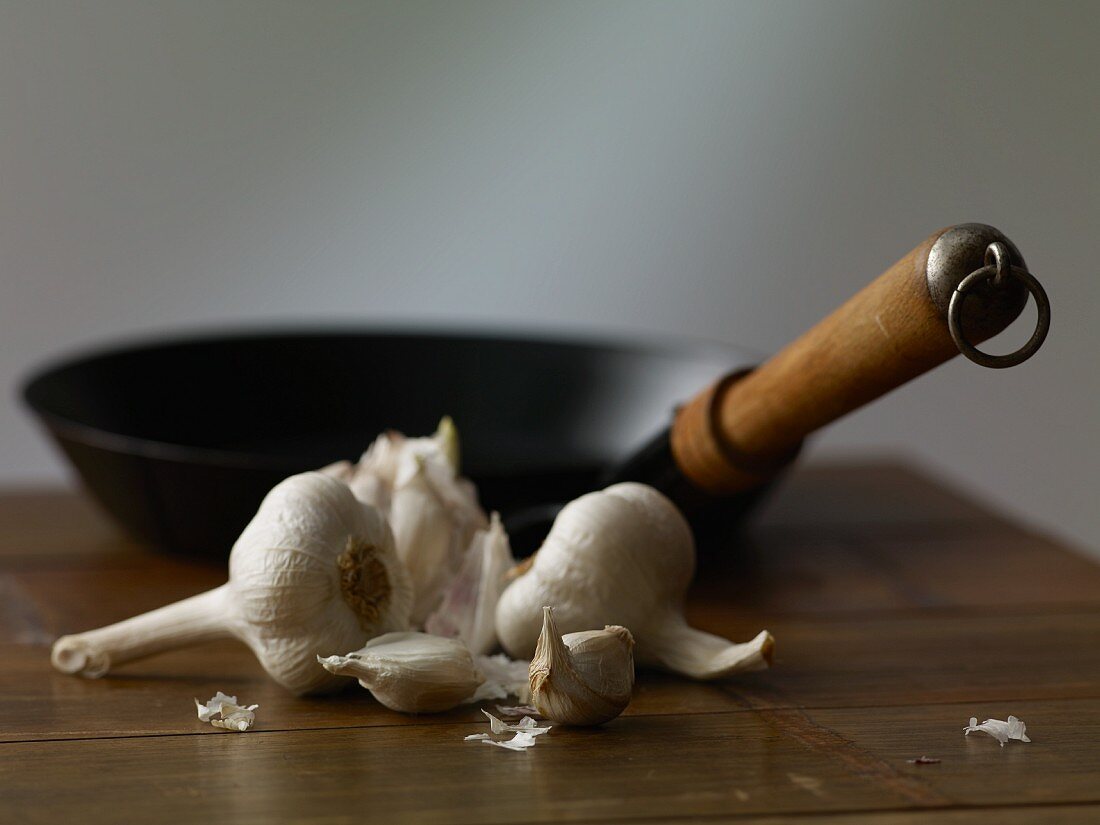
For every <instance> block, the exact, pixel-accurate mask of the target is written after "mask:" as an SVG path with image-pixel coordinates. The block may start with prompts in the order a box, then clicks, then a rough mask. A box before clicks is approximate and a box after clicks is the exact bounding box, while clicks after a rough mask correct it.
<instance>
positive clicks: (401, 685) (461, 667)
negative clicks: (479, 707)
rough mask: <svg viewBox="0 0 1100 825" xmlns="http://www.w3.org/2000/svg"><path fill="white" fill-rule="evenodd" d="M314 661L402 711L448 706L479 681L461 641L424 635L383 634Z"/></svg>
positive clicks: (430, 710)
mask: <svg viewBox="0 0 1100 825" xmlns="http://www.w3.org/2000/svg"><path fill="white" fill-rule="evenodd" d="M317 661H318V662H320V663H321V665H322V666H323V667H324V668H325V670H328V671H329V672H331V673H338V674H340V675H342V676H353V677H355V678H356V679H358V680H359V684H361V685H362V686H363V687H365V688H366V689H367V690H369V691H370V692H371V694H372V695H373V696H374V698H375V699H377V700H378V701H379V702H381V703H382V704H383V705H385V706H386V707H388V708H389V709H390V710H396V711H400V712H402V713H439V712H442V711H445V710H450V709H451V708H454V707H457V706H458V705H460V704H462V703H463V702H465V701H467V700H469V699H470V697H471V696H473V695H474V693H475V692H476V691H477V689H478V688H479V687H480V686H481V684H482V682H484V676H483V675H482V674H481V672H480V671H479V670H478V668H477V666H476V665H475V664H474V660H473V656H472V655H471V654H470V650H469V649H468V648H467V647H466V645H465V644H463V643H462V642H461V641H458V640H457V639H445V638H443V637H441V636H431V635H429V634H427V633H415V632H408V633H387V634H386V635H385V636H379V637H378V638H375V639H371V640H370V641H369V642H367V645H366V647H364V648H363V649H362V650H357V651H355V652H353V653H349V654H347V655H346V656H328V657H324V658H322V657H320V656H318V657H317Z"/></svg>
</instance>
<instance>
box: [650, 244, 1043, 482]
mask: <svg viewBox="0 0 1100 825" xmlns="http://www.w3.org/2000/svg"><path fill="white" fill-rule="evenodd" d="M994 241H1000V242H1002V243H1003V244H1005V246H1006V247H1007V248H1008V251H1009V254H1010V256H1011V258H1012V264H1014V265H1016V266H1018V267H1020V268H1025V269H1026V265H1025V264H1024V261H1023V257H1022V256H1021V255H1020V253H1019V250H1017V249H1016V247H1015V246H1014V245H1013V244H1012V242H1011V241H1009V240H1008V239H1007V238H1005V237H1004V235H1002V234H1001V233H1000V232H998V231H997V230H996V229H994V228H993V227H991V226H986V225H984V224H961V225H959V226H953V227H949V228H947V229H941V230H940V231H938V232H935V233H933V234H932V235H931V236H929V237H928V238H927V239H926V240H925V241H924V242H922V243H921V244H920V245H919V246H917V247H916V248H915V249H914V250H913V251H911V252H910V253H909V254H908V255H906V256H905V257H904V258H902V259H901V260H900V261H898V262H897V263H896V264H894V265H893V266H891V267H890V268H889V269H888V270H886V271H885V272H884V273H883V274H882V275H880V276H879V277H878V278H877V279H875V280H874V281H873V282H871V283H870V284H869V285H868V286H866V287H865V288H864V289H862V290H861V291H860V292H858V293H856V295H854V296H853V297H852V298H850V299H849V300H848V302H847V303H845V304H844V305H843V306H841V307H840V308H839V309H837V310H836V311H835V312H833V313H832V314H831V315H829V316H828V317H827V318H825V319H824V320H823V321H821V322H820V323H818V324H817V326H815V327H813V329H811V330H809V331H808V332H806V333H805V334H804V335H803V336H802V337H801V338H799V339H797V340H796V341H794V342H793V343H791V344H789V345H787V347H785V348H784V349H783V350H781V351H780V352H779V353H777V354H776V355H775V356H773V357H772V358H771V359H770V360H768V361H767V362H766V363H764V364H763V365H761V366H760V367H758V368H756V369H755V370H752V371H749V372H747V373H738V374H734V375H731V376H727V377H726V378H724V379H722V380H721V381H719V382H718V383H716V384H715V385H713V386H711V387H709V388H708V389H706V390H704V391H703V392H701V393H700V394H699V395H697V396H696V397H695V398H693V399H692V400H691V401H690V402H689V403H688V404H687V405H685V406H684V407H683V408H682V409H681V410H680V411H679V413H678V414H677V416H676V420H675V422H674V423H673V426H672V432H671V439H670V441H671V446H672V455H673V458H674V460H675V462H676V464H677V466H678V468H679V469H680V471H681V472H682V473H683V474H684V475H685V476H686V477H687V478H688V479H689V480H690V481H691V482H692V483H693V484H694V485H695V486H697V487H699V488H700V489H702V490H704V491H706V492H708V493H712V494H717V495H723V494H726V495H728V494H732V493H737V492H740V491H743V490H747V489H750V488H752V487H755V486H757V485H759V484H761V483H762V482H764V481H766V480H767V479H768V478H769V477H770V476H771V475H772V474H773V473H775V472H776V471H777V470H779V469H780V468H781V467H783V466H784V465H785V464H786V463H787V462H788V461H789V460H790V459H791V458H793V456H794V455H795V454H796V453H797V452H798V449H799V446H800V445H801V442H802V439H803V438H805V437H806V436H807V435H809V434H810V433H812V432H814V431H815V430H817V429H818V428H819V427H821V426H823V425H825V424H827V423H829V422H830V421H833V420H835V419H837V418H839V417H840V416H842V415H844V414H845V413H848V412H851V411H852V410H854V409H857V408H858V407H861V406H863V405H864V404H866V403H868V402H870V401H872V400H874V399H876V398H878V397H879V396H881V395H884V394H885V393H887V392H889V391H890V390H892V389H894V388H895V387H898V386H900V385H902V384H904V383H905V382H906V381H909V380H910V379H912V378H915V377H916V376H918V375H920V374H921V373H923V372H926V371H927V370H929V369H931V368H932V367H935V366H937V365H938V364H941V363H943V362H944V361H946V360H948V359H949V358H951V357H952V356H954V355H956V354H957V353H958V348H957V346H956V345H955V342H954V341H953V339H952V337H951V333H950V332H949V329H948V322H947V307H948V304H949V302H950V299H951V294H952V293H953V292H954V291H955V288H956V287H957V286H958V285H959V283H960V282H961V281H962V280H963V278H965V277H966V276H967V275H969V274H970V273H971V272H973V271H975V270H977V269H980V268H981V267H983V266H984V264H985V254H986V249H987V247H988V246H989V244H990V243H992V242H994ZM1027 296H1028V293H1027V288H1026V287H1025V286H1024V285H1023V284H1022V283H1020V282H1017V281H1012V282H1011V283H1001V284H999V285H997V286H996V287H994V285H993V284H992V283H985V284H983V285H982V286H981V287H980V288H978V289H975V290H971V291H969V292H968V293H967V295H966V297H965V300H964V303H963V306H962V308H961V309H962V318H963V332H964V333H965V335H966V338H967V339H968V340H969V341H970V342H972V343H979V342H981V341H983V340H985V339H986V338H989V337H991V336H992V335H995V334H996V333H997V332H1000V331H1001V330H1002V329H1004V328H1005V327H1007V326H1008V325H1009V324H1010V323H1011V322H1012V321H1013V320H1015V318H1016V317H1017V316H1018V315H1019V314H1020V311H1021V310H1022V309H1023V307H1024V304H1025V303H1026V301H1027Z"/></svg>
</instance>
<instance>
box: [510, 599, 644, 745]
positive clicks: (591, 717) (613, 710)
mask: <svg viewBox="0 0 1100 825" xmlns="http://www.w3.org/2000/svg"><path fill="white" fill-rule="evenodd" d="M633 650H634V637H633V636H631V635H630V631H629V630H627V629H626V628H625V627H620V626H618V625H609V626H607V627H605V628H604V629H603V630H586V631H582V632H580V633H570V634H568V635H567V636H565V637H564V638H563V637H562V636H561V635H559V634H558V628H557V625H556V624H555V623H554V611H553V609H552V608H550V607H544V608H543V610H542V633H541V634H540V635H539V641H538V646H537V647H536V648H535V657H534V658H533V659H532V660H531V668H530V671H529V673H530V679H531V704H533V705H534V706H535V707H536V708H538V711H539V715H540V716H542V717H544V718H546V719H553V720H555V721H557V722H561V723H562V724H565V725H600V724H602V723H604V722H607V721H610V720H611V719H614V718H615V717H616V716H618V715H619V714H620V713H622V712H623V711H624V710H625V709H626V706H627V705H629V704H630V697H631V694H632V693H633V690H634V655H633Z"/></svg>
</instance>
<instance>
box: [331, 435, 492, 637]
mask: <svg viewBox="0 0 1100 825" xmlns="http://www.w3.org/2000/svg"><path fill="white" fill-rule="evenodd" d="M458 459H459V445H458V431H457V430H456V429H455V426H454V424H453V422H452V421H451V419H450V418H444V419H443V420H442V421H440V423H439V429H438V430H436V432H435V434H434V435H432V436H430V437H426V438H406V437H405V436H404V435H402V434H401V433H399V432H395V431H390V432H386V433H383V434H382V435H380V436H379V437H378V438H377V439H375V441H374V443H373V444H371V445H370V447H368V448H367V450H366V452H364V453H363V456H362V457H361V458H360V459H359V462H358V463H357V464H350V463H348V462H346V461H345V462H338V463H336V464H331V465H329V466H328V467H325V468H324V469H323V470H322V472H323V473H325V474H327V475H331V476H332V477H334V478H337V479H340V480H341V481H343V482H345V483H346V484H347V485H348V486H349V487H350V488H351V491H352V492H353V493H354V494H355V496H356V497H357V498H358V499H359V500H360V501H363V502H364V503H366V504H370V505H373V506H375V507H378V508H379V509H380V510H381V511H382V513H383V514H384V515H385V516H386V518H387V519H388V521H389V523H390V527H391V528H392V529H393V534H394V540H395V542H396V546H397V556H398V558H399V559H400V560H401V563H402V564H404V565H405V568H406V569H407V570H408V571H409V577H410V579H411V581H412V584H413V593H414V602H413V609H412V614H411V617H410V619H411V622H412V624H413V625H414V626H416V627H423V626H424V623H425V621H426V620H427V619H428V617H429V616H430V615H431V614H432V612H433V611H435V610H436V609H437V608H438V606H439V604H440V602H441V600H442V598H443V593H444V590H445V589H446V586H447V583H448V582H449V581H450V580H451V579H452V578H453V576H454V575H455V574H456V573H457V572H458V569H459V567H460V566H461V564H462V562H463V559H464V557H465V551H466V549H467V548H468V547H469V545H470V541H471V539H472V538H473V537H474V535H475V533H476V532H477V531H478V530H484V529H486V528H487V527H488V523H489V522H488V518H487V517H486V515H485V511H484V510H482V509H481V506H480V505H479V504H478V501H477V491H476V489H475V488H474V485H473V484H472V483H471V482H470V481H469V480H468V479H465V478H463V477H462V476H460V475H459V472H458Z"/></svg>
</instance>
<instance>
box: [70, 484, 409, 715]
mask: <svg viewBox="0 0 1100 825" xmlns="http://www.w3.org/2000/svg"><path fill="white" fill-rule="evenodd" d="M411 604H412V592H411V588H410V585H409V582H408V578H407V576H406V573H405V571H404V569H403V568H402V566H401V563H400V562H399V561H398V560H397V556H396V552H395V549H394V543H393V536H392V534H391V532H390V529H389V527H388V526H387V525H386V522H385V519H384V518H383V517H382V515H381V514H380V513H379V512H378V510H377V509H375V508H374V507H369V506H365V505H363V504H362V503H361V502H359V501H358V500H356V498H355V497H354V496H353V495H352V494H351V491H350V490H349V489H348V488H347V486H346V485H345V484H342V483H339V482H337V481H335V480H334V479H332V478H329V477H327V476H325V475H322V474H320V473H303V474H301V475H296V476H292V477H291V478H288V479H287V480H285V481H283V482H281V483H280V484H279V485H277V486H276V487H275V488H274V489H273V490H272V491H271V492H270V493H268V495H267V497H266V498H265V499H264V501H263V503H262V504H261V505H260V509H259V511H258V512H257V513H256V515H255V517H254V518H253V519H252V521H251V522H250V523H249V525H248V526H247V527H246V528H245V529H244V532H243V533H241V536H240V538H239V539H238V540H237V542H236V544H234V545H233V550H232V552H231V553H230V555H229V581H228V582H226V583H225V584H223V585H222V586H221V587H217V588H215V589H213V590H211V591H208V592H206V593H202V594H200V595H198V596H193V597H191V598H189V599H184V600H183V601H180V602H176V603H175V604H170V605H168V606H166V607H162V608H160V609H158V610H154V611H152V612H149V613H145V614H143V615H141V616H135V617H134V618H132V619H127V620H126V621H123V622H119V623H118V624H114V625H111V626H109V627H104V628H101V629H99V630H92V631H89V632H87V633H81V634H78V635H73V636H63V637H62V638H60V639H58V640H57V642H56V643H55V644H54V647H53V656H52V659H53V664H54V666H55V667H56V668H58V669H59V670H62V671H64V672H66V673H79V674H80V675H82V676H88V677H97V676H102V675H103V674H104V673H106V672H107V671H108V670H109V669H110V668H111V667H113V666H115V665H119V664H122V663H123V662H127V661H131V660H133V659H139V658H143V657H145V656H150V655H152V654H155V653H159V652H161V651H164V650H169V649H172V648H178V647H185V646H188V645H192V644H197V643H199V642H203V641H207V640H210V639H217V638H224V637H236V638H238V639H240V640H241V641H243V642H244V643H245V644H247V645H248V646H249V647H250V648H251V649H252V651H253V652H254V653H255V654H256V658H258V659H259V660H260V663H261V664H262V665H263V667H264V669H265V670H266V671H267V673H268V674H269V675H270V676H271V678H273V679H274V680H275V681H276V682H278V683H279V684H281V685H283V687H285V688H287V689H288V690H290V691H292V692H294V693H297V694H302V693H310V692H315V691H320V690H327V689H332V688H336V687H339V686H340V685H341V684H343V683H344V680H343V679H340V678H338V677H335V676H333V675H331V674H330V673H328V672H326V671H325V670H324V669H323V668H321V667H319V666H318V664H317V661H316V656H317V654H318V653H319V652H324V651H328V650H333V649H336V650H349V649H353V648H357V647H360V646H362V645H363V643H364V642H366V641H367V640H368V639H370V638H372V637H374V636H377V635H379V634H383V633H389V632H391V631H395V630H404V629H405V628H407V627H408V619H409V610H410V608H411Z"/></svg>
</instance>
